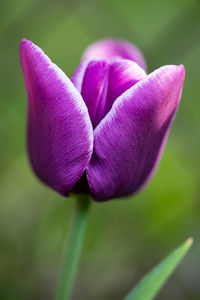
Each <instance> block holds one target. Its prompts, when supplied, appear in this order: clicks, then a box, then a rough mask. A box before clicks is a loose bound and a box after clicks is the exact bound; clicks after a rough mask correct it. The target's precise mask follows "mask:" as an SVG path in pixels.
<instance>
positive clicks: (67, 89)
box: [20, 39, 93, 196]
mask: <svg viewBox="0 0 200 300" xmlns="http://www.w3.org/2000/svg"><path fill="white" fill-rule="evenodd" d="M20 57H21V64H22V68H23V72H24V77H25V83H26V88H27V94H28V133H27V134H28V152H29V156H30V160H31V163H32V167H33V169H34V171H35V173H36V174H37V175H38V176H39V178H40V179H41V180H42V181H43V182H45V183H46V184H48V185H49V186H51V187H52V188H53V189H55V190H56V191H58V192H59V193H61V194H62V195H65V196H67V195H68V192H69V191H70V190H71V188H72V187H73V186H74V185H75V184H76V182H77V181H78V179H79V178H80V177H81V175H82V174H83V172H84V170H85V168H86V166H87V164H88V162H89V160H90V157H91V154H92V149H93V129H92V124H91V121H90V118H89V115H88V110H87V107H86V105H85V103H84V101H83V99H82V97H81V95H80V93H79V92H78V91H77V90H76V89H75V87H74V85H73V84H72V82H71V81H70V79H69V78H68V77H67V76H66V75H65V74H64V72H63V71H62V70H61V69H59V68H58V67H57V66H56V65H55V64H53V63H52V62H51V60H50V59H49V58H48V57H47V55H45V54H44V53H43V51H42V50H41V49H40V48H39V47H37V46H36V45H34V44H33V43H32V42H31V41H27V40H25V39H23V40H22V42H21V45H20Z"/></svg>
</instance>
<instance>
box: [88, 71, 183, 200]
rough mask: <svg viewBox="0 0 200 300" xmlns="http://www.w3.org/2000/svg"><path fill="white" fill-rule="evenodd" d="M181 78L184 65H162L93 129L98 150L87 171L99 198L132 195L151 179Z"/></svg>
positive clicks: (178, 91) (95, 194)
mask: <svg viewBox="0 0 200 300" xmlns="http://www.w3.org/2000/svg"><path fill="white" fill-rule="evenodd" d="M183 81H184V68H183V66H164V67H162V68H160V69H158V70H156V71H155V72H153V73H151V74H150V75H148V76H147V77H146V78H145V79H143V80H141V81H140V82H138V83H137V84H136V85H135V86H133V87H132V88H130V89H129V90H127V91H126V92H125V93H124V94H122V95H121V96H120V97H119V98H118V99H117V100H116V101H115V103H114V105H113V107H112V109H111V111H110V112H109V113H108V114H107V116H106V117H105V118H104V119H103V120H102V121H101V122H100V124H99V125H98V126H97V128H96V129H95V131H94V152H93V156H92V158H91V160H90V163H89V165H88V167H87V171H86V172H87V179H88V183H89V185H90V188H91V190H92V193H93V196H94V199H95V200H97V201H104V200H108V199H111V198H115V197H120V196H125V195H129V194H131V193H133V192H136V191H137V190H138V189H140V188H141V187H142V186H143V185H144V184H145V183H147V181H148V180H149V179H150V177H151V176H152V174H153V171H154V170H155V166H156V164H157V162H158V159H159V157H160V155H161V153H162V150H163V148H164V144H165V142H166V139H167V135H168V132H169V128H170V125H171V123H172V120H173V118H174V116H175V112H176V110H177V107H178V103H179V100H180V96H181V92H182V85H183Z"/></svg>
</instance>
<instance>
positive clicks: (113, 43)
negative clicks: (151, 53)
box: [82, 39, 147, 70]
mask: <svg viewBox="0 0 200 300" xmlns="http://www.w3.org/2000/svg"><path fill="white" fill-rule="evenodd" d="M116 56H117V57H121V58H124V59H130V60H133V61H134V62H136V63H137V64H138V65H139V66H140V67H141V68H143V69H144V70H146V69H147V67H146V62H145V59H144V56H143V55H142V53H141V52H140V50H139V49H138V48H137V47H136V46H135V45H133V44H132V43H130V42H128V41H125V40H113V39H103V40H99V41H97V42H95V43H93V44H91V45H90V46H89V47H88V48H87V49H86V50H85V52H84V53H83V56H82V60H86V59H98V60H100V59H107V58H112V57H116Z"/></svg>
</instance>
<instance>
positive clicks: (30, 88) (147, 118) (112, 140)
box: [20, 39, 191, 300]
mask: <svg viewBox="0 0 200 300" xmlns="http://www.w3.org/2000/svg"><path fill="white" fill-rule="evenodd" d="M20 57H21V64H22V68H23V72H24V77H25V84H26V88H27V94H28V130H27V137H28V143H27V144H28V153H29V158H30V161H31V164H32V167H33V170H34V172H35V173H36V175H37V176H38V177H39V178H40V179H41V180H42V181H43V182H44V183H46V184H47V185H49V186H50V187H51V188H53V189H54V190H56V191H57V192H59V193H60V194H62V195H64V196H68V194H69V192H70V191H73V192H77V193H81V194H83V193H86V194H88V195H92V198H93V199H94V200H96V201H106V200H109V199H113V198H118V197H124V196H128V195H130V194H133V193H136V192H137V191H139V190H140V189H141V188H142V187H144V186H145V184H147V182H149V180H150V179H151V177H152V175H153V173H154V172H155V169H156V166H157V164H158V162H159V159H160V157H161V154H162V152H163V149H164V146H165V143H166V140H167V137H168V134H169V130H170V127H171V125H172V122H173V120H174V117H175V114H176V111H177V108H178V105H179V101H180V98H181V93H182V87H183V81H184V76H185V74H184V67H183V66H176V65H167V66H164V67H161V68H159V69H157V70H156V71H154V72H152V73H151V74H148V75H147V73H146V63H145V60H144V57H143V55H142V54H141V53H140V51H139V50H138V49H137V48H136V47H135V46H134V45H132V44H130V43H129V42H127V41H123V40H119V41H117V40H111V39H105V40H102V41H98V42H96V43H94V44H93V45H91V46H90V47H89V48H87V49H86V51H85V53H84V54H83V57H82V62H81V64H80V65H79V66H78V68H77V69H76V71H75V72H74V74H73V76H72V78H71V80H70V79H69V78H68V77H67V76H66V75H65V73H64V72H63V71H62V70H61V69H60V68H58V67H57V66H56V65H55V64H54V63H52V62H51V60H50V59H49V58H48V56H47V55H45V54H44V52H43V51H42V50H41V49H40V48H39V47H37V46H36V45H34V44H33V43H32V42H31V41H28V40H25V39H23V40H22V42H21V46H20ZM88 195H87V196H85V198H84V199H83V198H82V197H83V196H81V195H79V196H78V197H77V199H76V200H77V201H76V204H77V206H76V210H75V212H76V213H75V218H74V219H73V221H72V226H71V231H70V235H69V242H68V248H67V249H66V251H65V253H64V255H63V267H62V271H61V276H60V281H59V285H58V289H57V294H56V299H57V300H64V299H69V298H70V295H71V294H72V287H73V282H74V279H75V274H76V270H77V265H78V261H79V257H80V253H81V247H82V243H83V237H84V233H85V228H86V224H87V219H88V211H89V204H90V202H91V201H90V197H89V196H88ZM83 200H84V201H83ZM190 244H191V242H190ZM187 247H188V246H187ZM181 249H182V248H181ZM184 249H185V247H184ZM181 253H182V251H181ZM173 258H174V255H173ZM176 264H177V261H176V260H175V262H174V265H176ZM162 266H164V270H161V271H162V272H163V273H162V272H161V271H159V272H161V273H162V274H165V276H168V275H167V274H168V272H166V270H165V264H163V265H161V267H162ZM156 270H157V269H156ZM159 270H160V269H159ZM168 270H170V268H168ZM156 272H157V271H156ZM161 273H159V274H161ZM154 275H155V274H154V273H153V275H152V276H154ZM154 277H155V276H154ZM160 277H161V276H160V275H159V278H160ZM148 278H149V277H148ZM161 278H164V277H161ZM147 281H148V280H147ZM147 281H145V282H147ZM154 281H155V280H154ZM151 282H152V281H151ZM156 282H157V281H156ZM160 285H161V281H159V284H157V286H156V288H155V285H154V286H153V288H152V290H153V291H154V292H155V291H157V289H158V288H159V287H160ZM147 286H149V284H147ZM150 286H152V285H150ZM144 290H145V289H144ZM133 293H135V292H134V291H133ZM146 293H148V295H149V293H150V295H152V291H150V292H149V290H147V291H146ZM131 295H132V292H131ZM128 298H129V296H128ZM128 298H127V299H128ZM131 299H132V296H131ZM142 299H143V298H142Z"/></svg>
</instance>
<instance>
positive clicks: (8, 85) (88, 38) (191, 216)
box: [0, 0, 200, 300]
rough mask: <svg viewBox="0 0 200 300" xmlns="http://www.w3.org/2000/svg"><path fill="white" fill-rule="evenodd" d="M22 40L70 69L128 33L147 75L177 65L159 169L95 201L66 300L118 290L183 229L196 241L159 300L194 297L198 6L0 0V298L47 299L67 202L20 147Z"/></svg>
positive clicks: (198, 209) (118, 294)
mask: <svg viewBox="0 0 200 300" xmlns="http://www.w3.org/2000/svg"><path fill="white" fill-rule="evenodd" d="M22 37H26V38H28V39H31V40H32V41H34V42H35V43H36V44H38V45H39V46H40V47H41V48H42V49H43V50H44V51H45V52H46V53H47V54H48V55H49V56H50V58H51V59H52V60H53V61H54V62H55V63H56V64H57V65H58V66H60V67H61V68H62V69H63V70H64V71H65V72H66V74H68V75H69V76H71V74H72V73H73V70H74V69H75V68H76V66H77V65H78V63H79V60H80V57H81V54H82V52H83V50H84V49H85V47H86V46H88V45H89V44H90V43H92V42H93V41H95V40H97V39H100V38H103V37H114V38H124V39H128V40H130V41H131V42H133V43H135V44H136V45H137V46H138V47H139V48H140V49H141V50H142V51H143V53H144V55H145V57H146V60H147V64H148V69H149V72H151V71H152V70H154V69H156V68H158V67H160V66H161V65H164V64H181V63H183V64H184V65H185V68H186V80H185V85H184V90H183V97H182V102H181V106H180V109H179V112H178V115H177V118H176V121H175V123H174V125H173V128H172V131H171V134H170V138H169V141H168V144H167V147H166V150H165V152H164V156H163V158H162V161H161V164H160V166H159V169H158V171H157V173H156V175H155V177H154V179H153V180H152V181H151V183H150V184H149V186H148V187H147V188H146V189H145V190H144V191H143V192H142V193H140V194H139V195H137V196H136V197H134V198H130V199H128V200H123V201H122V200H120V201H110V202H108V203H101V204H97V203H94V204H93V205H92V209H91V214H90V219H89V224H88V230H87V235H86V239H85V243H84V249H83V255H82V258H81V262H80V268H79V273H78V277H77V280H76V286H75V290H74V295H73V297H74V299H81V300H82V299H87V300H91V299H97V300H100V299H101V300H102V299H103V300H110V299H115V300H118V299H122V298H123V296H124V295H125V294H126V293H127V292H128V291H129V290H130V289H131V288H132V287H133V286H134V285H135V284H136V283H137V282H138V280H139V279H140V278H141V277H142V276H143V275H144V274H145V273H146V272H147V271H149V270H150V269H151V268H152V267H153V266H154V265H155V264H156V263H157V262H159V261H160V260H161V259H162V258H163V257H165V256H166V255H167V254H168V253H169V252H170V251H171V250H173V249H174V248H175V247H176V246H178V245H179V244H180V243H182V242H183V241H184V240H185V239H186V238H188V237H189V236H193V237H194V239H195V244H194V246H193V248H192V250H191V251H190V253H189V254H188V256H187V257H186V258H185V260H184V261H183V263H182V264H181V265H180V266H179V267H178V269H177V271H176V272H175V273H174V275H173V276H172V277H171V279H170V280H169V281H168V283H167V284H166V286H165V288H164V289H163V290H162V292H161V293H160V294H159V295H158V297H157V299H160V300H167V299H176V300H179V299H180V300H186V299H187V300H188V299H189V300H195V299H200V199H199V198H200V182H199V178H200V155H199V153H200V138H199V137H200V112H199V111H200V76H199V70H200V2H199V1H192V0H166V1H160V0H153V1H142V0H137V1H133V0H123V1H121V0H103V1H97V0H92V1H89V0H85V1H84V0H83V1H79V0H71V1H67V0H65V1H64V0H57V1H54V0H52V1H50V0H46V1H41V0H7V1H2V0H0V299H1V300H14V299H15V300H16V299H20V300H25V299H29V300H32V299H34V300H35V299H37V300H40V299H41V300H45V299H53V295H54V291H55V286H56V279H57V277H58V274H59V264H60V258H61V253H62V249H63V246H64V240H65V236H66V233H67V230H68V225H69V219H70V217H71V214H72V209H73V200H72V199H65V198H62V197H61V196H59V195H57V194H56V193H54V192H53V191H51V190H50V189H49V188H48V187H46V186H44V185H42V184H41V183H40V182H39V181H38V180H37V178H35V176H34V175H33V173H32V171H31V169H30V167H29V164H28V160H27V157H26V150H25V128H26V93H25V86H24V81H23V77H22V72H21V68H20V63H19V54H18V48H19V42H20V39H21V38H22Z"/></svg>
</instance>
